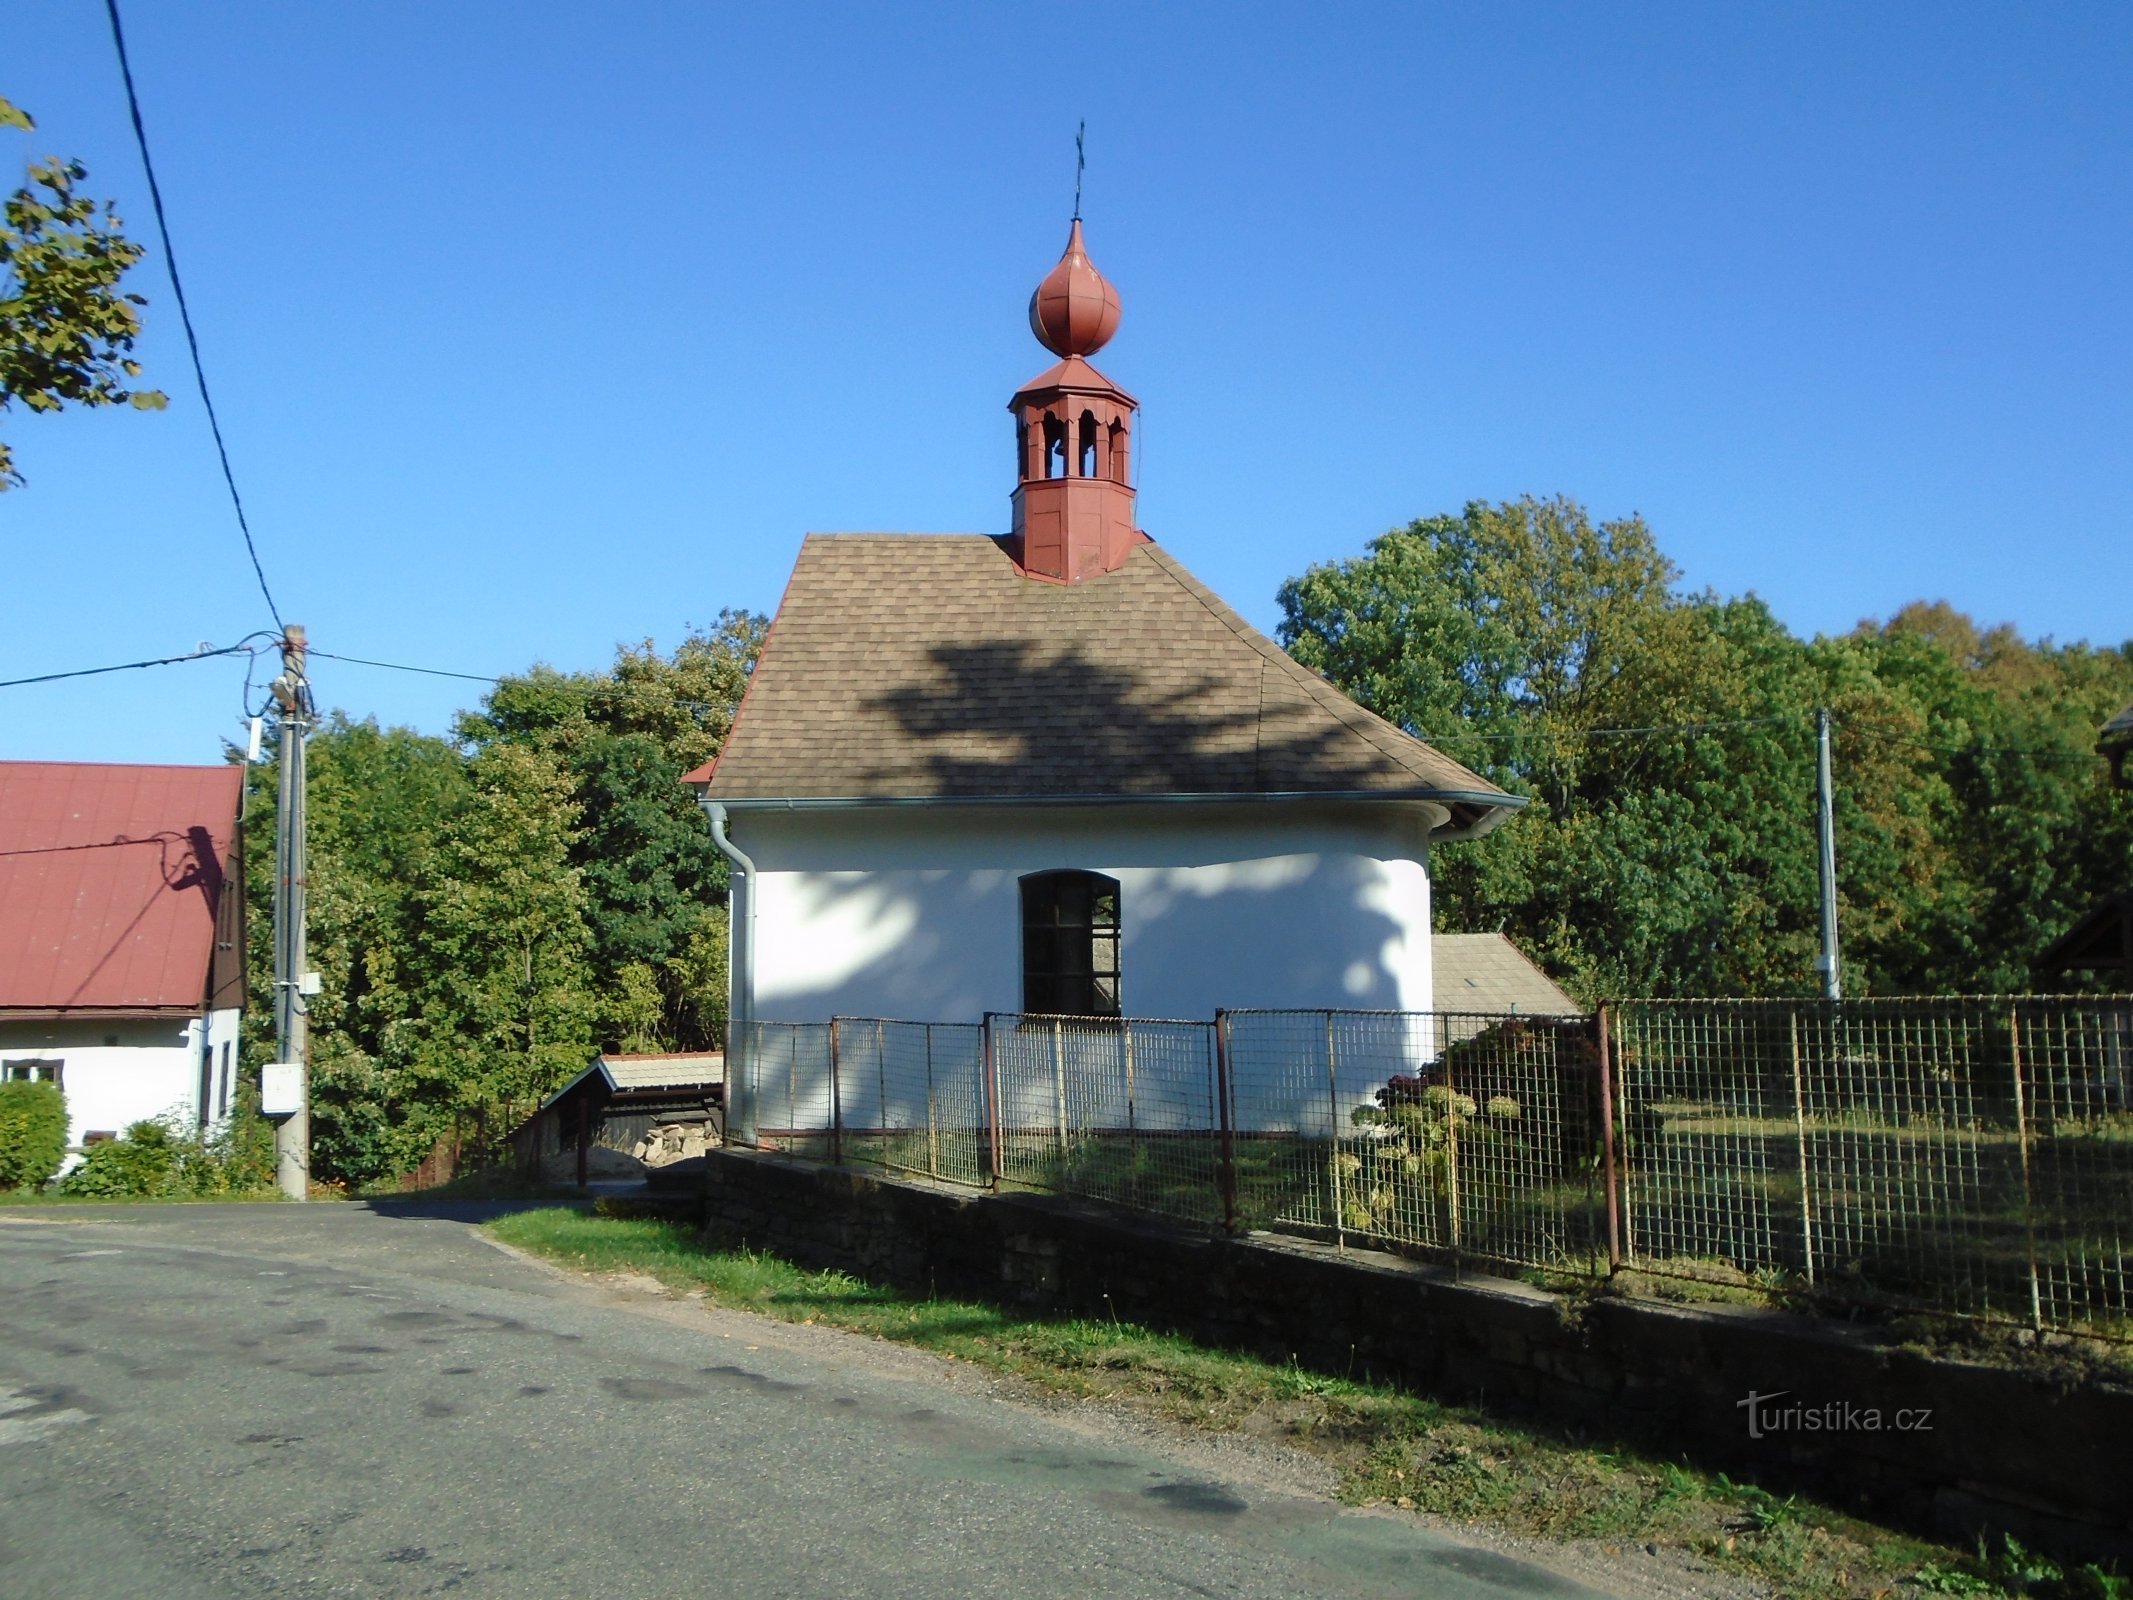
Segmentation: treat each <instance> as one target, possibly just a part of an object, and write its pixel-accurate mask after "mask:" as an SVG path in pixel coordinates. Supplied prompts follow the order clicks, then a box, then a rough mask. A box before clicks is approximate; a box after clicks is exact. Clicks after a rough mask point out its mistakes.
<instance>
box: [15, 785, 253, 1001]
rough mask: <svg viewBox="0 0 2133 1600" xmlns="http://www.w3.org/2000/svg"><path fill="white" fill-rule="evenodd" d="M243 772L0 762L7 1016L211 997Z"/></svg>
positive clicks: (232, 888)
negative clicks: (219, 921)
mask: <svg viewBox="0 0 2133 1600" xmlns="http://www.w3.org/2000/svg"><path fill="white" fill-rule="evenodd" d="M243 783H244V772H243V769H242V768H239V767H231V766H223V767H169V766H122V765H104V764H100V763H86V762H56V761H0V1017H6V1016H9V1015H16V1016H20V1015H22V1014H24V1013H35V1014H50V1013H58V1014H61V1015H70V1014H88V1015H107V1016H108V1015H129V1014H132V1015H158V1014H164V1013H181V1014H184V1013H189V1014H193V1015H197V1014H199V1012H200V1011H201V1010H202V1009H203V1008H204V1007H205V1006H207V1005H208V1004H210V1003H211V1002H213V1003H216V1004H227V1005H237V1004H241V999H242V997H241V993H238V994H229V995H216V996H210V994H209V993H208V989H209V984H210V982H211V981H221V982H224V983H225V984H227V985H228V986H231V987H235V988H239V989H241V976H240V977H239V978H238V981H236V982H235V983H230V980H229V978H228V977H227V976H225V977H223V978H221V979H219V980H216V979H215V978H214V975H215V973H216V969H217V968H218V967H220V968H222V969H224V971H225V973H226V974H241V966H240V964H239V963H238V961H237V960H236V959H235V953H234V952H233V953H232V955H231V958H230V959H228V960H226V961H224V962H221V963H217V962H216V960H215V955H216V948H217V940H216V930H217V925H218V918H220V919H222V921H223V923H224V925H225V927H226V928H227V927H230V926H233V924H231V921H230V919H232V918H233V917H234V916H235V915H236V902H237V897H238V892H239V888H240V886H239V885H238V883H237V882H236V865H237V858H236V844H237V814H238V805H239V800H240V798H241V795H242V789H243Z"/></svg>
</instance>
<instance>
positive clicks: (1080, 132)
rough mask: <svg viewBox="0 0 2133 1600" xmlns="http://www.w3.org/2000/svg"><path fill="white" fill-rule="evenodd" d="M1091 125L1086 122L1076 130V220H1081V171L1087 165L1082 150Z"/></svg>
mask: <svg viewBox="0 0 2133 1600" xmlns="http://www.w3.org/2000/svg"><path fill="white" fill-rule="evenodd" d="M1088 132H1089V125H1088V124H1087V123H1086V122H1084V123H1082V124H1081V126H1080V127H1078V128H1076V129H1075V130H1074V220H1075V221H1076V222H1079V221H1080V220H1081V169H1082V167H1083V166H1085V165H1086V164H1087V159H1088V158H1087V156H1086V154H1085V153H1084V152H1083V150H1082V140H1083V139H1085V138H1086V137H1087V136H1088Z"/></svg>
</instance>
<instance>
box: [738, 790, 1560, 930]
mask: <svg viewBox="0 0 2133 1600" xmlns="http://www.w3.org/2000/svg"><path fill="white" fill-rule="evenodd" d="M1314 801H1315V802H1319V803H1321V804H1328V803H1330V804H1339V805H1356V804H1364V803H1369V804H1376V805H1400V804H1407V805H1415V804H1427V805H1434V806H1440V807H1443V808H1444V809H1446V810H1447V811H1452V812H1453V813H1454V819H1448V820H1447V821H1445V822H1444V823H1443V824H1441V825H1439V826H1438V827H1436V828H1433V829H1431V830H1430V839H1431V840H1432V841H1433V842H1436V843H1444V842H1449V841H1453V840H1459V839H1478V838H1480V837H1481V836H1482V835H1483V834H1485V833H1487V832H1489V831H1490V830H1491V829H1493V828H1494V827H1496V825H1497V824H1498V823H1500V822H1502V821H1503V819H1504V818H1505V817H1507V816H1509V815H1510V814H1511V813H1512V812H1514V811H1517V810H1520V809H1522V808H1523V807H1524V806H1525V804H1526V797H1525V796H1524V795H1517V794H1506V793H1505V792H1504V791H1502V790H1501V789H1284V790H1254V791H1250V792H1246V793H1238V792H1236V791H1234V790H1224V791H1219V792H1216V793H1209V794H1109V793H1107V794H1056V795H1053V794H1014V795H788V796H784V797H780V798H767V799H766V798H749V799H726V800H713V799H710V798H709V797H708V796H706V798H705V799H704V809H705V810H706V811H708V812H710V813H712V815H713V818H714V821H713V823H712V835H713V838H714V840H716V841H719V848H720V849H721V850H722V851H726V852H727V858H728V859H729V860H731V859H733V858H734V852H733V851H732V850H731V844H730V841H724V840H722V839H721V837H720V830H721V829H722V828H723V827H724V821H723V819H724V817H725V816H726V814H727V813H728V812H729V811H860V810H869V811H872V810H935V809H942V808H948V807H962V808H969V807H973V806H988V807H990V806H1018V807H1019V806H1149V805H1189V806H1204V805H1237V804H1247V803H1257V804H1261V805H1296V804H1305V803H1309V802H1314ZM1459 808H1465V809H1466V810H1467V811H1468V813H1469V814H1468V816H1467V817H1466V819H1465V820H1463V821H1462V820H1456V814H1457V810H1458V809H1459ZM1475 813H1478V815H1477V814H1475ZM735 948H736V949H738V948H739V947H738V944H736V946H735Z"/></svg>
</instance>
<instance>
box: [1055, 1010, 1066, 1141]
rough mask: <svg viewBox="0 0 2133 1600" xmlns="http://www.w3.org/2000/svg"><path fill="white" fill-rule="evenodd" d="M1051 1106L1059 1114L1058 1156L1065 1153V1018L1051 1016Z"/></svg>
mask: <svg viewBox="0 0 2133 1600" xmlns="http://www.w3.org/2000/svg"><path fill="white" fill-rule="evenodd" d="M1052 1108H1053V1110H1054V1111H1056V1112H1057V1113H1058V1116H1059V1156H1060V1159H1061V1160H1062V1161H1063V1160H1065V1159H1066V1155H1067V1107H1066V1020H1065V1019H1064V1018H1063V1017H1054V1018H1052Z"/></svg>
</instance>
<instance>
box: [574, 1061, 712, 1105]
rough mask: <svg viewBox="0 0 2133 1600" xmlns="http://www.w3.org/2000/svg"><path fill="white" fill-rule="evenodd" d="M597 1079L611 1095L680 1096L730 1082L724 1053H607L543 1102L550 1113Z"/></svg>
mask: <svg viewBox="0 0 2133 1600" xmlns="http://www.w3.org/2000/svg"><path fill="white" fill-rule="evenodd" d="M595 1076H597V1077H598V1079H599V1080H600V1083H601V1084H602V1085H603V1086H604V1087H605V1088H606V1090H607V1092H608V1093H609V1094H639V1093H644V1092H647V1091H652V1092H656V1091H659V1090H663V1089H664V1090H672V1091H673V1092H675V1093H677V1094H683V1093H687V1092H689V1091H691V1090H708V1089H711V1088H713V1087H715V1086H716V1085H719V1084H722V1083H724V1082H725V1081H726V1053H725V1051H723V1050H674V1051H667V1052H663V1053H661V1052H655V1053H651V1054H644V1055H638V1054H629V1053H625V1052H622V1051H615V1050H610V1051H605V1052H603V1053H602V1054H600V1055H597V1056H594V1057H593V1062H592V1065H591V1066H589V1067H587V1068H586V1069H585V1070H584V1071H583V1072H581V1073H579V1074H578V1075H577V1076H576V1077H575V1078H572V1079H571V1080H570V1082H568V1083H566V1084H564V1085H563V1087H562V1088H560V1089H558V1090H556V1092H555V1093H554V1094H552V1095H550V1096H549V1097H548V1098H547V1099H546V1100H544V1101H542V1102H541V1109H542V1110H543V1111H546V1110H547V1109H548V1108H549V1107H550V1106H552V1105H554V1104H555V1103H556V1102H557V1101H558V1100H560V1099H562V1098H563V1096H565V1095H567V1094H569V1093H570V1092H571V1091H572V1090H573V1089H575V1088H577V1087H578V1085H579V1084H581V1083H584V1082H586V1081H587V1080H588V1079H591V1078H593V1077H595Z"/></svg>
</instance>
